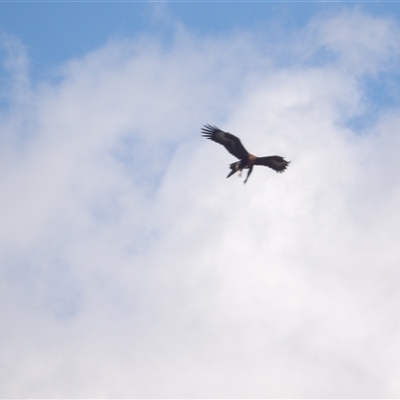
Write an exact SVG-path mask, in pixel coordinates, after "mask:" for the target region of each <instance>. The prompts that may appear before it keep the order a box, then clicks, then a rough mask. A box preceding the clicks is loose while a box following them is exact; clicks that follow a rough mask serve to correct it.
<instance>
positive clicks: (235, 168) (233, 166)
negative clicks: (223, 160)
mask: <svg viewBox="0 0 400 400" xmlns="http://www.w3.org/2000/svg"><path fill="white" fill-rule="evenodd" d="M239 164H240V161H237V162H234V163H232V164H231V165H230V166H229V167H230V169H231V172H229V174H228V176H227V178H229V177H230V176H232V175H233V174H234V173H235V172H238V171H239Z"/></svg>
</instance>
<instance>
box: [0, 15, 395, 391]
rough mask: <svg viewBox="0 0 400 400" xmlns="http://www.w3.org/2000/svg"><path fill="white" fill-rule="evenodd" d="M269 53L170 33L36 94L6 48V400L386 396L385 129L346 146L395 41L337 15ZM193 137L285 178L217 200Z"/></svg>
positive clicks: (389, 255)
mask: <svg viewBox="0 0 400 400" xmlns="http://www.w3.org/2000/svg"><path fill="white" fill-rule="evenodd" d="M299 38H301V40H299ZM263 40H265V41H266V43H265V47H268V46H269V44H268V39H265V38H263ZM263 40H261V39H260V37H257V36H256V35H252V34H248V35H243V36H242V35H239V34H237V35H234V34H232V35H231V36H228V35H227V36H225V37H222V36H221V37H217V38H213V39H211V38H201V37H196V36H194V35H192V34H191V33H190V32H188V31H185V29H183V28H182V26H181V27H180V28H179V29H178V30H177V33H176V35H175V38H174V41H173V43H172V44H171V45H170V46H163V44H162V43H161V42H160V41H159V40H158V39H157V38H154V37H150V36H145V35H143V36H142V37H140V38H136V39H132V40H131V39H123V40H122V39H121V40H113V41H110V42H109V43H108V44H107V45H105V46H104V47H102V48H100V49H98V50H96V51H93V52H91V53H89V54H87V55H86V56H85V57H83V58H79V59H74V60H71V61H69V62H68V63H66V64H65V65H63V66H62V67H61V68H60V71H59V76H57V78H58V79H57V82H54V80H49V81H46V82H39V83H37V82H35V83H34V84H32V83H31V82H29V79H28V76H29V72H28V69H27V61H26V60H27V58H26V56H25V53H24V49H23V47H21V44H19V43H18V42H16V41H15V40H11V39H7V40H6V41H5V40H4V39H3V44H5V45H6V47H7V49H8V50H7V51H8V58H6V59H5V60H6V61H5V62H6V63H8V64H7V65H9V69H10V74H11V76H13V77H14V78H13V82H14V86H13V88H14V89H13V90H12V91H11V92H10V95H9V101H10V104H11V101H12V104H13V106H12V107H11V108H10V107H8V108H5V109H3V110H2V111H1V119H0V124H1V126H0V130H1V132H2V133H1V139H0V140H1V160H0V163H1V165H0V187H1V188H2V189H1V196H0V221H1V222H0V223H1V226H2V229H1V231H0V257H1V258H0V259H1V265H2V267H1V270H0V274H1V275H0V276H1V280H0V282H1V283H0V304H1V306H0V309H1V315H2V318H1V320H2V324H1V339H2V340H1V341H0V343H1V344H0V360H1V364H0V395H2V396H3V397H78V396H79V397H355V396H357V397H366V396H368V397H371V396H374V397H394V396H398V395H399V393H400V387H399V384H398V378H397V377H398V372H399V368H400V365H399V362H398V361H397V360H396V358H395V357H394V356H393V354H397V353H398V350H399V339H398V324H399V318H400V314H399V311H398V307H397V305H398V302H399V295H398V290H397V287H398V283H399V279H400V276H399V273H398V261H399V256H400V253H399V250H398V245H397V241H396V238H397V237H398V236H399V235H398V234H399V230H400V221H399V217H398V215H397V214H398V213H397V208H398V200H399V199H398V197H399V193H400V192H399V178H398V176H397V174H396V173H395V171H397V169H398V167H399V166H398V161H397V158H398V157H397V156H396V149H397V148H398V146H397V142H398V140H399V139H398V135H397V130H398V126H399V123H400V121H399V118H398V117H397V115H396V113H394V112H393V108H391V109H386V108H384V107H381V108H379V112H378V116H377V119H376V121H375V122H374V124H371V123H370V124H369V125H368V126H367V127H366V128H365V130H364V131H363V134H360V132H355V131H353V130H352V128H351V125H348V124H347V121H348V119H349V118H351V117H352V116H354V115H360V114H362V113H364V112H365V110H366V107H365V101H366V100H365V99H366V98H367V94H368V87H366V81H365V80H363V78H364V77H366V76H372V75H373V76H374V77H375V78H374V79H377V80H378V79H379V73H380V72H381V71H386V73H388V71H390V68H391V62H392V60H393V59H395V58H396V57H397V56H398V53H399V49H398V46H397V43H398V42H399V33H398V25H397V22H394V21H392V20H389V19H383V18H374V17H372V16H370V15H368V14H365V13H363V12H361V11H347V12H343V13H341V14H335V15H332V16H326V17H323V18H322V17H321V18H316V19H315V20H314V21H311V22H310V24H309V25H308V26H307V27H306V28H305V29H303V30H301V31H298V32H294V33H293V36H292V37H291V38H290V40H288V41H286V39H285V40H282V43H281V46H282V47H281V48H282V49H285V50H281V53H280V54H278V53H279V52H277V51H273V52H271V53H270V54H269V53H268V52H266V51H265V47H264V44H262V45H261V44H260V43H263ZM270 48H271V49H272V48H274V49H276V48H277V46H276V44H274V45H271V46H270ZM284 51H285V52H287V56H288V57H287V58H286V60H288V59H292V60H293V61H292V62H289V63H288V62H286V63H285V65H282V62H281V61H282V54H283V52H284ZM321 51H323V52H324V54H322V53H321ZM322 57H323V58H322ZM13 60H14V61H13ZM15 60H17V61H18V60H19V61H18V62H17V61H15ZM21 60H22V61H21ZM21 82H23V85H24V87H25V88H28V89H24V90H22V91H21V90H20V88H21ZM24 92H25V93H28V94H29V96H28V97H26V96H25V97H24V96H22V95H21V94H18V93H24ZM16 94H18V95H17V96H16ZM22 97H24V99H23V100H22V99H21V98H22ZM203 123H213V124H217V125H219V126H220V127H221V128H223V129H226V130H229V131H231V132H232V133H234V134H237V135H238V136H240V137H241V139H242V140H243V142H244V144H245V145H246V147H247V148H248V150H250V151H252V152H254V153H256V154H258V155H268V154H281V155H283V156H285V157H287V159H289V160H292V164H291V166H290V168H289V169H288V171H287V172H285V174H282V175H278V174H275V173H274V172H273V171H270V170H266V169H264V170H263V169H261V167H260V169H259V170H256V171H255V172H254V173H253V175H252V177H251V179H250V181H249V182H248V184H247V185H246V187H244V186H243V183H242V181H241V180H240V179H236V178H235V177H233V178H230V179H229V180H226V179H225V176H226V174H227V170H228V164H229V162H231V161H232V157H231V156H230V155H229V154H228V153H226V152H225V150H224V149H223V148H222V147H220V146H217V145H216V144H213V143H211V142H209V141H205V140H203V139H202V138H201V137H200V132H199V129H200V127H201V125H202V124H203Z"/></svg>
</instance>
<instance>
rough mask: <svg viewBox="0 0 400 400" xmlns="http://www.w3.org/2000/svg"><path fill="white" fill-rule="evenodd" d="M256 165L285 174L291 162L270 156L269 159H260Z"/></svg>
mask: <svg viewBox="0 0 400 400" xmlns="http://www.w3.org/2000/svg"><path fill="white" fill-rule="evenodd" d="M254 164H255V165H264V166H266V167H270V168H272V169H274V170H275V171H276V172H283V171H284V170H285V169H286V168H287V166H288V165H289V164H290V161H286V160H285V159H284V158H283V157H281V156H269V157H259V158H257V160H256V161H255V163H254Z"/></svg>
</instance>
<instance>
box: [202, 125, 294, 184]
mask: <svg viewBox="0 0 400 400" xmlns="http://www.w3.org/2000/svg"><path fill="white" fill-rule="evenodd" d="M201 132H202V134H203V136H204V137H206V138H207V139H210V140H212V141H214V142H216V143H219V144H222V146H224V147H225V148H226V149H227V150H228V151H229V153H231V154H232V155H233V156H235V157H236V158H238V159H239V160H240V161H236V162H234V163H232V164H231V165H230V168H231V172H230V173H229V175H228V176H227V178H229V177H230V176H232V175H233V174H234V173H235V172H237V171H240V172H241V171H242V170H243V169H246V168H247V169H248V170H249V172H248V173H247V177H246V179H245V181H244V183H246V182H247V180H248V179H249V176H250V174H251V172H252V171H253V167H254V165H264V166H266V167H269V168H272V169H273V170H275V171H276V172H283V171H285V169H286V168H287V166H288V165H289V163H290V161H286V160H285V159H284V158H283V157H281V156H268V157H256V156H255V155H253V154H250V153H249V152H248V151H247V150H246V149H245V148H244V146H243V145H242V143H241V141H240V139H239V138H238V137H236V136H234V135H232V134H231V133H228V132H224V131H221V129H218V128H217V127H216V126H212V125H204V127H203V128H201Z"/></svg>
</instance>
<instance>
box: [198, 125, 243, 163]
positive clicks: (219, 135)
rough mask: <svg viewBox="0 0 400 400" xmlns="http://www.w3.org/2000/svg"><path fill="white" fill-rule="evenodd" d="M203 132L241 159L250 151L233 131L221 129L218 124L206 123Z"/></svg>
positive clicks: (205, 135)
mask: <svg viewBox="0 0 400 400" xmlns="http://www.w3.org/2000/svg"><path fill="white" fill-rule="evenodd" d="M201 132H202V134H203V136H204V137H206V138H207V139H211V140H213V141H214V142H216V143H219V144H222V146H224V147H225V148H226V149H227V150H228V151H229V153H231V154H232V155H233V156H235V157H236V158H239V159H240V160H241V159H243V158H245V157H246V156H248V154H249V152H248V151H247V150H246V149H245V148H244V146H243V145H242V143H241V142H240V139H239V138H237V137H236V136H234V135H232V134H231V133H228V132H224V131H221V129H218V128H217V127H216V126H212V125H204V127H203V128H201Z"/></svg>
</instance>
